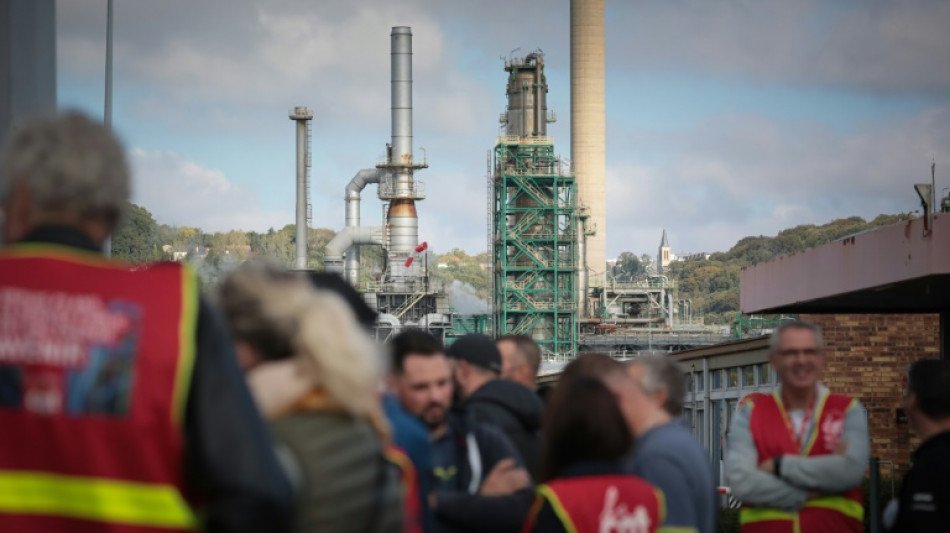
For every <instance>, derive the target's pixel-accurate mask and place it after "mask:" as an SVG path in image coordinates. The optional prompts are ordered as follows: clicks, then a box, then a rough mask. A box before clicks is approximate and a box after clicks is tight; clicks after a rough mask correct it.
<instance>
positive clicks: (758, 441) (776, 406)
mask: <svg viewBox="0 0 950 533" xmlns="http://www.w3.org/2000/svg"><path fill="white" fill-rule="evenodd" d="M749 403H751V404H752V405H751V413H750V418H749V430H750V431H751V433H752V438H753V439H754V440H755V445H756V449H757V450H758V454H759V461H764V460H766V459H769V458H775V457H777V456H779V455H801V454H802V453H803V452H802V449H801V447H800V445H799V443H798V442H797V441H796V439H795V438H794V436H793V435H792V434H791V432H790V431H789V430H788V427H789V419H788V413H787V412H786V411H785V407H784V406H783V405H782V399H781V397H780V396H779V393H778V390H775V391H773V393H772V395H769V396H764V395H763V396H761V397H759V398H755V399H754V400H751V401H750V402H749ZM856 404H857V400H854V399H852V398H850V397H848V396H844V395H841V394H828V395H826V396H825V397H824V398H819V401H818V405H817V406H816V407H815V410H814V415H813V416H814V417H815V420H816V424H815V429H814V431H812V432H811V433H810V438H809V434H806V438H809V440H808V442H807V443H805V448H804V455H807V456H816V455H828V454H831V453H833V452H832V451H833V450H834V447H835V445H836V444H837V443H838V441H839V440H840V438H841V433H842V430H843V429H844V421H845V417H846V416H847V411H848V410H849V409H851V408H852V407H853V406H854V405H856ZM739 523H740V524H741V526H742V533H773V532H789V533H798V532H802V533H840V532H844V533H847V532H854V533H860V532H862V531H864V505H863V504H862V496H861V488H860V487H855V488H853V489H851V490H849V491H847V492H845V493H844V494H840V495H835V496H826V497H823V498H818V499H813V500H808V501H807V502H806V503H805V507H803V508H802V509H801V510H800V511H798V512H795V513H788V512H785V511H780V510H778V509H770V508H765V507H753V506H743V507H742V509H741V510H740V511H739Z"/></svg>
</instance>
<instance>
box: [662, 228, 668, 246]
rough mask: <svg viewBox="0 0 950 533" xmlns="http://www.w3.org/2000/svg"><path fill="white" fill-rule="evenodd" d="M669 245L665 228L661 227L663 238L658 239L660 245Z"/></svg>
mask: <svg viewBox="0 0 950 533" xmlns="http://www.w3.org/2000/svg"><path fill="white" fill-rule="evenodd" d="M669 246H670V241H668V240H667V239H666V228H663V238H662V239H660V247H662V248H669Z"/></svg>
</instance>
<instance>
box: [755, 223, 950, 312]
mask: <svg viewBox="0 0 950 533" xmlns="http://www.w3.org/2000/svg"><path fill="white" fill-rule="evenodd" d="M948 294H950V214H948V213H936V214H934V216H933V226H932V228H931V230H930V231H929V232H925V228H924V219H923V218H917V219H913V220H908V221H904V222H898V223H895V224H891V225H888V226H883V227H880V228H877V229H874V230H870V231H866V232H863V233H858V234H855V235H851V236H848V237H845V238H843V239H840V240H837V241H835V242H832V243H829V244H826V245H823V246H817V247H815V248H810V249H808V250H805V251H804V252H801V253H798V254H795V255H790V256H785V257H779V258H776V259H773V260H771V261H767V262H764V263H759V264H756V265H752V266H749V267H746V268H744V269H743V270H742V272H741V274H740V277H739V306H740V308H741V310H742V312H743V313H933V312H940V311H946V310H950V298H947V295H948Z"/></svg>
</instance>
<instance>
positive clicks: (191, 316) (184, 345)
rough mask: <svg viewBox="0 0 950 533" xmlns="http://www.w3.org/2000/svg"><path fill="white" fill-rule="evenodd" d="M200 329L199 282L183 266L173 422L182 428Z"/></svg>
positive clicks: (190, 271)
mask: <svg viewBox="0 0 950 533" xmlns="http://www.w3.org/2000/svg"><path fill="white" fill-rule="evenodd" d="M197 328H198V282H197V277H196V276H195V273H194V271H193V270H191V269H190V268H188V267H186V266H182V271H181V322H180V323H179V325H178V344H179V348H178V368H177V369H176V370H175V390H174V392H173V396H172V421H173V422H174V423H175V424H176V425H177V426H181V423H182V421H183V420H184V418H185V404H186V402H187V401H188V390H189V387H190V386H191V374H192V370H193V369H194V362H195V342H196V341H195V331H196V330H197Z"/></svg>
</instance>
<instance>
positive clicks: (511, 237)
mask: <svg viewBox="0 0 950 533" xmlns="http://www.w3.org/2000/svg"><path fill="white" fill-rule="evenodd" d="M492 202H493V215H494V216H493V218H492V255H493V288H494V302H493V304H494V320H495V332H496V334H497V335H504V334H509V333H514V334H524V335H528V336H530V337H532V338H533V339H534V340H535V341H536V342H537V343H538V345H540V346H541V350H542V353H543V354H544V355H545V357H547V358H555V359H568V358H572V357H573V356H575V355H576V352H577V290H576V283H577V268H578V246H577V243H578V227H579V222H578V208H577V186H576V184H575V182H574V177H573V175H571V174H569V173H566V172H563V171H562V166H561V163H560V161H559V160H558V159H557V157H556V156H555V154H554V145H553V143H552V142H551V139H550V138H549V137H545V136H537V135H535V136H518V135H512V136H503V137H500V138H499V139H498V142H497V143H496V145H495V150H494V152H493V158H492Z"/></svg>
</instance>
